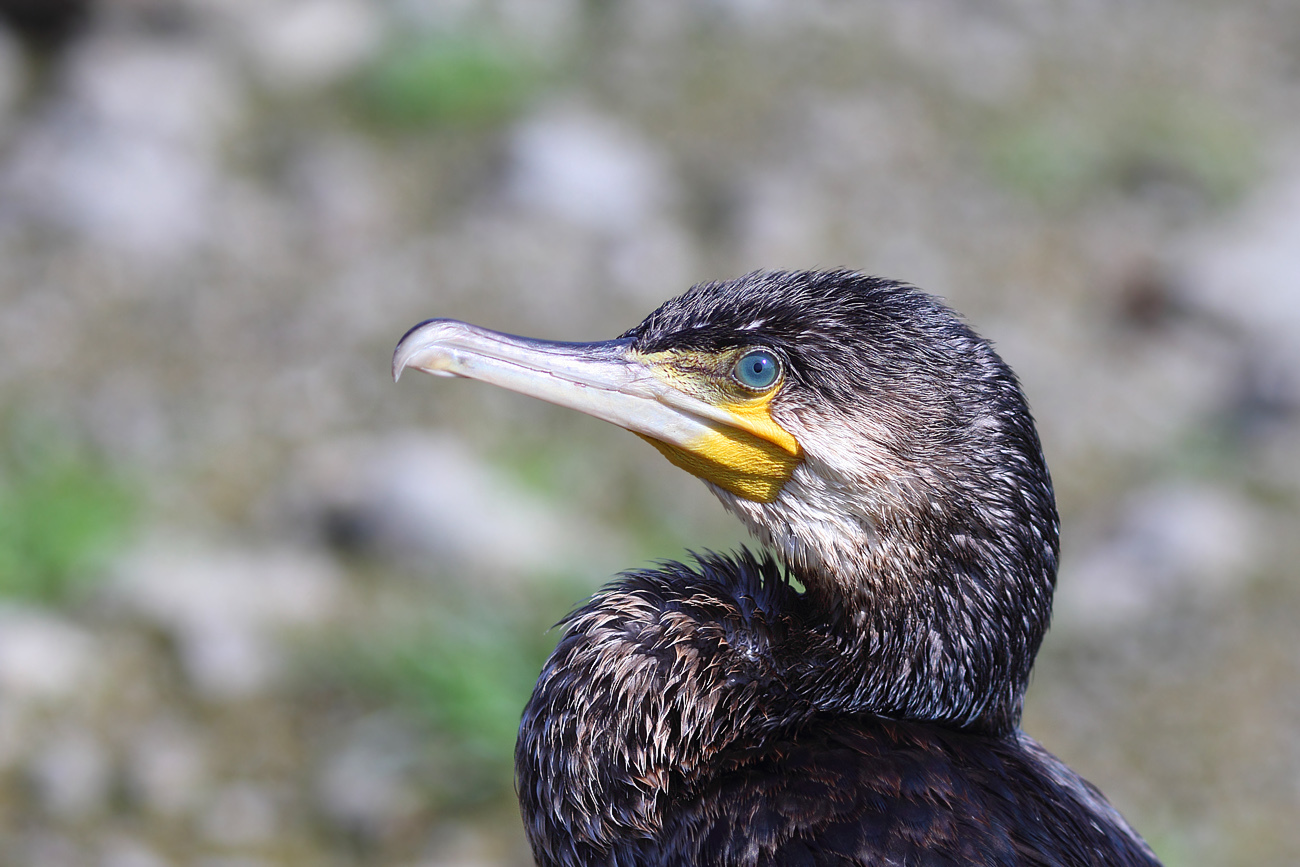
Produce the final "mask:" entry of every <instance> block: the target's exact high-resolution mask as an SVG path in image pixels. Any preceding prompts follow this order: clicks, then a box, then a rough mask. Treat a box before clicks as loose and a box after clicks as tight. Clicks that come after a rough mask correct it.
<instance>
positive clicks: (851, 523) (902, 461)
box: [393, 271, 1158, 867]
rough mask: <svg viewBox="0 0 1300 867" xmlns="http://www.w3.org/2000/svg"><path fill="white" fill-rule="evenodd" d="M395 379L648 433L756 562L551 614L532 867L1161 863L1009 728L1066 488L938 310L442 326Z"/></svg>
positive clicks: (869, 281) (675, 575) (752, 304)
mask: <svg viewBox="0 0 1300 867" xmlns="http://www.w3.org/2000/svg"><path fill="white" fill-rule="evenodd" d="M407 367H412V368H415V369H417V370H423V371H426V372H428V373H434V374H438V375H444V376H464V377H469V378H472V379H479V380H483V381H485V382H489V383H492V384H495V385H499V386H502V387H505V388H508V389H512V390H514V391H519V392H522V393H524V394H529V395H532V396H534V397H539V398H542V399H543V400H548V401H551V402H553V403H557V404H560V405H562V406H568V407H572V408H575V409H578V410H581V411H583V412H586V413H589V414H591V415H593V416H596V417H598V418H602V419H605V420H606V421H611V422H613V423H615V424H618V425H620V426H622V427H624V428H627V429H629V430H631V431H633V432H634V433H636V434H638V435H639V436H641V437H643V438H644V439H646V440H648V441H649V442H650V443H651V444H652V445H654V446H655V447H656V448H658V449H659V451H661V452H662V453H663V454H664V455H665V456H666V457H667V458H668V460H670V461H671V462H673V463H674V464H676V465H677V466H679V467H681V468H683V469H685V470H687V471H689V472H691V473H693V474H695V475H696V476H698V477H700V478H701V479H703V480H704V482H705V483H706V484H707V485H708V486H709V488H710V489H711V490H712V491H713V493H715V494H716V495H717V496H718V498H719V499H721V500H722V503H723V504H724V505H725V506H726V507H727V508H728V509H729V510H731V511H732V512H734V513H735V514H736V515H737V516H739V517H740V519H741V520H742V521H743V522H744V523H745V525H746V526H747V527H748V528H749V529H750V530H751V531H752V532H753V533H754V535H755V536H757V537H758V539H760V540H761V541H762V543H763V544H764V545H765V546H766V547H767V549H768V550H769V551H771V552H773V553H770V554H766V555H762V556H759V555H755V554H752V553H750V552H748V551H744V550H742V551H740V552H738V553H734V554H731V555H726V556H720V555H716V554H709V555H706V556H701V557H698V558H697V560H696V562H695V563H694V564H693V565H690V566H687V565H683V564H680V563H667V564H663V565H661V566H660V567H659V568H656V569H649V570H643V571H635V572H629V573H626V574H624V575H623V576H622V577H621V578H619V579H618V580H616V581H614V582H613V583H612V584H610V585H608V586H606V587H605V588H604V589H603V590H601V591H599V592H598V593H597V594H596V595H595V596H594V597H593V598H592V599H591V600H590V601H589V602H588V603H587V604H585V605H583V606H582V607H581V608H579V609H578V610H576V611H574V612H573V613H571V614H570V615H568V617H566V618H565V620H564V621H563V622H564V625H565V633H564V636H563V637H562V638H561V640H560V642H559V644H558V646H557V647H556V649H555V651H554V653H553V654H552V655H551V657H550V659H549V661H548V662H547V663H546V665H545V667H544V668H543V670H542V673H541V676H540V679H539V680H538V682H537V686H536V689H535V690H534V692H533V695H532V699H531V700H530V701H529V702H528V705H527V708H526V709H525V711H524V714H523V721H522V723H521V725H520V730H519V741H518V746H517V749H516V756H515V758H516V785H517V788H518V793H519V799H520V804H521V808H522V812H523V817H524V824H525V827H526V830H527V833H528V837H529V840H530V842H531V844H532V847H533V853H534V856H535V858H536V860H537V863H538V864H539V865H545V867H549V865H617V867H625V865H886V864H888V865H911V867H917V865H1005V867H1010V865H1154V864H1157V863H1158V862H1157V861H1156V858H1155V856H1154V854H1153V853H1152V851H1151V849H1150V848H1149V847H1148V846H1147V844H1146V843H1145V842H1144V841H1143V840H1142V839H1141V837H1139V836H1138V835H1137V833H1135V832H1134V831H1133V830H1132V829H1131V828H1130V827H1129V825H1128V824H1127V823H1126V822H1125V820H1124V819H1123V817H1122V816H1120V814H1119V813H1118V812H1117V811H1116V810H1115V809H1114V808H1113V807H1111V806H1110V804H1109V803H1107V801H1106V800H1105V798H1104V797H1103V796H1102V795H1101V793H1100V792H1098V791H1097V789H1095V788H1094V787H1093V786H1091V785H1090V784H1089V783H1087V782H1085V781H1084V780H1083V779H1082V778H1080V777H1079V776H1078V775H1077V774H1075V773H1074V772H1073V771H1071V770H1070V769H1069V768H1068V767H1066V766H1065V765H1064V764H1063V763H1062V762H1061V761H1059V760H1058V759H1056V758H1055V757H1053V756H1052V755H1051V754H1049V753H1048V752H1047V751H1046V750H1044V749H1043V748H1042V747H1040V746H1039V745H1038V744H1037V743H1036V742H1035V741H1034V740H1032V739H1031V738H1030V737H1029V736H1028V735H1026V734H1024V733H1023V732H1022V731H1021V730H1020V729H1019V727H1018V726H1019V720H1020V712H1021V703H1022V698H1023V695H1024V691H1025V686H1026V683H1027V681H1028V678H1029V670H1030V667H1031V665H1032V663H1033V661H1034V656H1035V654H1036V653H1037V651H1038V646H1039V643H1040V642H1041V640H1042V638H1043V633H1044V632H1045V630H1046V629H1047V625H1048V620H1049V617H1050V614H1051V602H1052V590H1053V587H1054V584H1055V580H1056V566H1057V551H1058V521H1057V514H1056V506H1055V501H1054V497H1053V494H1052V485H1051V480H1050V478H1049V476H1048V472H1047V467H1046V464H1045V462H1044V460H1043V454H1042V450H1041V448H1040V446H1039V441H1038V434H1037V432H1036V430H1035V428H1034V424H1033V420H1032V418H1031V417H1030V414H1029V409H1028V407H1027V405H1026V402H1025V399H1024V397H1023V395H1022V393H1021V390H1020V386H1019V384H1018V383H1017V380H1016V377H1015V375H1014V374H1013V373H1012V372H1011V370H1010V368H1008V367H1007V365H1006V364H1005V363H1003V361H1002V360H1001V358H999V357H998V355H997V354H996V353H995V352H994V350H993V348H992V347H991V346H990V345H989V343H988V342H987V341H985V340H984V339H982V338H980V337H979V336H977V335H976V334H975V333H974V332H973V331H972V330H971V329H970V328H968V327H967V326H966V325H965V324H963V323H962V321H961V320H960V319H959V318H958V317H957V316H956V315H955V314H954V313H953V312H952V311H951V310H950V309H948V308H947V307H946V306H944V305H943V304H942V303H941V302H939V301H938V300H936V299H935V298H933V297H931V296H928V295H926V294H923V293H921V292H919V291H917V290H915V289H913V288H911V287H908V286H904V285H900V284H897V283H893V282H889V281H886V280H881V279H877V278H874V277H868V276H864V275H861V274H858V273H853V272H847V271H833V272H810V271H804V272H779V273H754V274H750V275H748V276H746V277H742V278H740V279H738V280H734V281H729V282H715V283H704V284H700V285H697V286H694V287H693V288H691V289H690V290H689V291H687V292H686V293H685V294H683V295H681V296H679V297H677V298H674V299H672V300H670V301H668V302H666V303H665V304H663V305H662V306H661V307H659V309H657V310H655V311H654V312H653V313H651V314H650V316H649V317H647V318H646V319H645V321H644V322H642V323H641V324H640V325H638V326H636V327H635V328H633V329H631V330H630V331H628V332H626V333H625V334H623V335H622V336H621V337H619V338H618V339H616V340H611V341H606V342H600V343H556V342H550V341H540V340H531V339H527V338H521V337H514V336H510V335H506V334H500V333H496V332H492V331H487V330H485V329H481V328H477V327H475V326H471V325H467V324H465V323H462V322H457V321H454V320H447V319H433V320H429V321H427V322H424V323H422V324H420V325H418V326H416V327H415V328H413V329H411V330H410V331H409V332H408V333H407V334H406V336H405V337H403V338H402V341H401V342H400V343H399V344H398V346H397V349H396V352H395V354H394V357H393V372H394V375H395V376H396V375H397V374H400V373H401V371H402V370H403V369H404V368H407ZM773 554H774V556H773ZM792 578H793V579H797V581H798V583H799V584H800V585H802V587H803V588H804V589H803V590H802V591H800V590H798V589H796V588H795V587H794V586H793V585H792V582H791V579H792Z"/></svg>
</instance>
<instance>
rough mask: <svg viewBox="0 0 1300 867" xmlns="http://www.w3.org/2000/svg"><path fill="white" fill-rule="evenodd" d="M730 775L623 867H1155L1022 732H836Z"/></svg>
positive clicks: (934, 728)
mask: <svg viewBox="0 0 1300 867" xmlns="http://www.w3.org/2000/svg"><path fill="white" fill-rule="evenodd" d="M732 765H733V766H732V767H731V768H729V769H728V770H726V771H725V772H723V773H719V774H718V775H716V776H715V777H713V778H712V779H711V780H710V781H709V782H708V783H707V785H706V786H705V787H704V788H702V789H701V790H700V791H697V792H693V793H691V794H690V795H689V797H688V798H686V799H684V800H683V801H682V802H681V803H680V804H675V805H673V806H671V807H669V808H668V809H667V810H666V811H665V823H664V829H663V833H662V834H661V835H660V836H659V837H658V840H657V841H656V842H655V843H653V844H649V843H648V842H647V844H646V848H645V849H641V847H640V846H633V847H630V848H629V849H628V850H627V851H625V852H623V853H620V854H621V855H622V856H623V857H616V859H615V863H624V861H625V860H626V863H638V864H663V865H679V864H680V865H687V864H690V865H706V864H707V865H755V867H757V865H785V867H799V865H807V867H813V865H818V867H820V865H845V867H847V865H862V867H866V865H872V867H874V865H908V867H929V865H951V867H956V865H989V867H992V865H998V867H1012V865H1016V867H1022V865H1053V867H1074V865H1079V867H1082V865H1115V867H1119V865H1156V864H1158V862H1157V861H1156V859H1155V856H1154V855H1153V854H1152V852H1151V850H1150V849H1149V848H1148V847H1147V845H1146V844H1145V843H1144V842H1143V841H1142V840H1141V838H1140V837H1138V836H1137V835H1136V834H1135V833H1134V832H1133V831H1132V830H1131V829H1130V828H1129V826H1128V824H1127V823H1126V822H1125V821H1124V819H1123V817H1121V816H1120V814H1119V813H1118V812H1117V811H1116V810H1115V809H1114V808H1113V807H1111V806H1110V805H1109V804H1108V803H1107V802H1106V801H1105V799H1104V798H1103V797H1102V796H1101V794H1100V793H1099V792H1098V791H1097V790H1096V789H1095V788H1093V787H1092V786H1091V785H1090V784H1088V783H1087V782H1085V781H1084V780H1083V779H1081V778H1080V777H1079V776H1078V775H1076V774H1074V772H1072V771H1070V770H1069V769H1068V768H1067V767H1066V766H1065V765H1064V764H1063V763H1061V762H1060V761H1059V760H1057V759H1056V758H1055V757H1053V756H1051V755H1050V754H1049V753H1047V752H1046V751H1045V750H1043V749H1042V747H1040V746H1038V744H1037V743H1035V742H1034V741H1033V740H1032V739H1030V738H1029V737H1028V736H1026V735H1024V734H1022V733H1020V732H1016V733H1013V734H1012V735H1010V736H1007V737H990V736H984V735H978V734H968V733H963V732H958V731H954V730H952V729H946V728H943V727H941V726H938V725H934V724H926V723H913V722H897V721H890V720H884V719H881V718H878V717H862V718H857V719H836V720H828V721H826V722H823V723H813V724H810V725H808V726H806V727H805V728H804V729H803V730H802V732H801V733H800V734H799V735H797V736H795V737H792V738H789V739H786V740H782V741H779V742H775V743H767V744H764V745H763V747H762V748H761V750H758V751H756V752H754V753H752V754H750V755H744V754H743V752H738V753H737V755H736V756H735V758H734V760H733V762H732ZM633 850H640V851H633Z"/></svg>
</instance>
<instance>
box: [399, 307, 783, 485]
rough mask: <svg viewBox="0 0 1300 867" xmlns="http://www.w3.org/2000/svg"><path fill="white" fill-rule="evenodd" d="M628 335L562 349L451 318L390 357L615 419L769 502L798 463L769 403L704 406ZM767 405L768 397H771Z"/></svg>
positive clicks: (685, 381)
mask: <svg viewBox="0 0 1300 867" xmlns="http://www.w3.org/2000/svg"><path fill="white" fill-rule="evenodd" d="M660 355H661V354H656V355H655V356H644V355H641V354H638V353H637V352H635V351H634V348H633V341H632V340H631V339H628V338H624V339H620V340H608V341H603V342H598V343H560V342H554V341H548V340H534V339H531V338H526V337H515V336H513V335H509V334H501V333H498V332H495V331H489V330H487V329H485V328H479V327H477V326H474V325H469V324H467V323H464V322H459V321H456V320H454V319H430V320H428V321H427V322H422V323H421V324H419V325H417V326H415V327H414V328H412V329H411V330H410V331H408V332H407V333H406V336H405V337H403V338H402V339H401V341H400V342H399V343H398V344H397V349H396V350H394V352H393V379H394V380H396V379H397V378H398V377H399V376H401V374H402V371H403V370H405V369H406V368H408V367H410V368H414V369H416V370H422V371H424V372H425V373H431V374H434V375H435V376H463V377H467V378H469V379H477V380H481V381H482V382H487V383H491V384H492V385H497V386H500V387H502V388H506V389H510V390H511V391H517V392H519V393H521V394H526V395H529V396H531V397H536V398H540V399H542V400H545V401H549V402H550V403H554V404H558V405H559V406H564V407H569V408H570V409H576V410H579V411H580V412H584V413H586V414H587V415H591V416H595V417H596V418H600V419H604V420H605V421H608V422H613V423H614V424H616V425H618V426H619V427H622V428H626V429H627V430H630V431H632V432H633V433H635V434H638V435H640V436H641V437H643V438H645V439H647V440H649V441H650V442H651V444H652V445H654V446H655V447H656V448H658V449H659V450H660V451H661V452H662V453H663V454H664V456H665V457H667V458H668V459H669V460H670V461H672V462H673V463H674V464H676V465H677V466H679V467H681V468H682V469H685V470H687V471H688V472H690V473H693V474H694V475H697V476H699V477H700V478H703V479H705V480H706V481H708V482H712V483H713V484H715V485H717V486H718V487H720V488H723V489H724V490H727V491H730V492H731V493H733V494H735V495H737V496H740V497H744V498H746V499H750V500H757V501H759V502H771V501H772V500H774V499H776V497H777V495H778V494H779V493H780V490H781V487H782V486H783V485H784V484H785V482H786V481H787V480H788V479H789V478H790V475H791V473H793V472H794V468H795V467H796V466H797V465H798V463H799V461H800V460H801V459H802V453H801V451H800V449H799V444H798V443H797V442H796V441H795V439H794V437H793V436H792V435H790V433H789V432H787V431H786V430H785V429H784V428H782V427H781V426H780V425H779V424H777V423H776V422H775V421H773V420H772V418H771V416H770V415H769V414H768V412H767V408H766V407H767V400H766V399H764V400H762V401H754V400H746V401H729V400H721V399H707V398H705V397H702V396H700V395H708V396H709V397H712V395H713V392H712V391H711V390H709V389H707V388H700V389H696V390H695V391H696V392H697V393H696V394H692V393H690V391H688V390H686V389H687V388H688V387H689V386H690V385H691V382H690V378H689V376H688V375H684V374H683V373H682V372H680V371H676V370H673V369H671V367H670V366H669V365H668V364H666V363H665V360H664V359H663V358H661V357H660ZM769 399H770V396H769Z"/></svg>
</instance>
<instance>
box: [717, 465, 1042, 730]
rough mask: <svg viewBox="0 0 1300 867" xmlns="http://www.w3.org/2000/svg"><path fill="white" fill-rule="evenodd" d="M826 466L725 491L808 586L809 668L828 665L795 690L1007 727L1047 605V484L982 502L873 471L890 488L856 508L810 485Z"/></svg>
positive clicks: (872, 707) (876, 708) (832, 701)
mask: <svg viewBox="0 0 1300 867" xmlns="http://www.w3.org/2000/svg"><path fill="white" fill-rule="evenodd" d="M830 476H831V474H830V473H824V472H823V473H816V474H813V473H801V472H800V471H796V473H795V476H794V477H793V478H792V479H791V482H790V483H789V485H788V487H794V488H797V489H796V490H794V491H792V496H790V497H788V498H786V497H784V496H783V497H782V498H781V499H778V500H777V502H776V503H773V504H767V505H761V506H759V505H755V504H753V503H751V502H749V501H745V500H741V499H739V498H737V497H732V496H729V495H725V494H724V493H719V497H720V498H721V499H722V500H723V503H724V504H725V505H727V507H728V508H729V509H730V510H731V511H733V512H735V513H736V514H737V515H738V516H739V517H740V518H741V519H742V520H743V521H744V522H745V523H746V524H747V525H748V526H749V528H750V529H751V531H752V532H753V533H754V534H755V535H756V536H757V537H758V538H759V539H761V540H762V541H763V542H764V543H765V544H766V545H768V546H770V547H771V548H772V549H773V550H775V551H777V552H779V553H780V555H781V557H782V559H783V560H784V561H785V562H786V564H788V566H789V568H790V570H791V572H792V573H793V574H794V576H795V577H796V578H797V579H798V580H799V581H800V582H801V583H802V584H803V585H804V586H805V587H806V588H807V594H806V596H807V600H806V604H807V605H808V606H809V607H810V609H811V610H812V611H813V612H814V614H813V615H812V617H811V618H810V621H809V629H808V632H807V635H808V636H809V640H808V645H809V646H808V648H807V650H806V651H805V652H806V653H808V654H809V656H808V657H807V659H806V664H805V665H804V666H803V669H804V670H806V671H809V672H813V671H821V672H834V676H833V677H828V676H825V675H822V676H818V677H810V678H802V679H799V680H798V681H797V683H798V686H797V689H798V690H800V693H801V697H802V698H803V700H805V701H807V702H808V703H810V704H811V705H812V706H814V707H815V708H817V709H818V710H819V711H826V712H835V713H873V714H878V715H882V716H889V717H894V718H899V719H911V720H923V721H927V722H937V723H942V724H945V725H950V726H955V727H959V728H965V729H970V730H977V731H983V732H988V733H992V734H1005V733H1007V732H1010V731H1011V730H1013V729H1014V728H1015V727H1016V725H1017V724H1018V722H1019V718H1020V709H1021V701H1022V697H1023V693H1024V689H1025V687H1026V685H1027V683H1028V679H1029V671H1030V668H1031V667H1032V665H1033V661H1034V657H1035V655H1036V654H1037V652H1038V646H1039V644H1040V643H1041V641H1042V637H1043V635H1044V633H1045V632H1046V629H1047V625H1048V621H1049V620H1050V616H1051V597H1052V590H1053V585H1054V581H1055V570H1056V524H1055V509H1054V507H1053V506H1052V504H1051V500H1050V489H1048V493H1047V494H1046V496H1045V497H1044V498H1043V499H1042V502H1041V503H1038V502H1030V501H1028V500H1027V499H1026V498H1025V497H1023V496H1020V495H1019V493H1018V492H1017V490H1016V489H1015V488H1014V487H1012V486H1007V490H1006V491H1005V492H1004V493H1003V494H1002V495H1001V496H1000V498H999V499H998V500H997V501H996V502H994V503H993V505H986V504H983V503H981V502H977V501H971V502H961V503H953V502H944V501H941V500H933V499H931V498H927V497H925V496H918V495H916V494H915V492H914V491H913V490H908V489H904V488H900V487H899V486H897V485H895V486H894V487H893V488H892V489H890V487H889V486H888V485H887V484H886V483H884V482H881V483H879V484H876V485H874V486H871V487H870V489H871V490H876V491H883V492H884V493H883V494H882V495H881V496H880V498H879V499H878V500H874V501H859V502H857V503H856V504H855V505H857V506H859V507H860V508H859V509H857V510H855V511H851V510H848V509H845V508H842V506H840V505H838V504H839V503H842V501H841V500H837V498H836V496H834V492H833V491H828V490H822V489H819V488H814V487H813V486H824V485H826V484H827V483H826V481H825V480H826V479H827V478H828V477H830ZM864 487H866V486H864ZM995 493H996V492H995ZM981 495H982V496H988V493H987V492H981ZM909 500H910V501H909ZM818 503H830V504H837V506H836V508H834V509H831V508H828V509H824V510H820V511H819V510H817V509H816V508H815V507H814V506H813V505H811V504H818ZM1006 516H1010V517H1009V518H1008V517H1006ZM813 636H820V637H821V638H822V641H820V642H818V641H815V640H812V637H813Z"/></svg>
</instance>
